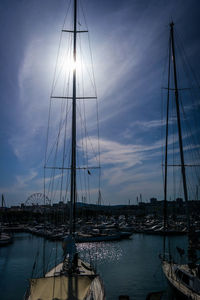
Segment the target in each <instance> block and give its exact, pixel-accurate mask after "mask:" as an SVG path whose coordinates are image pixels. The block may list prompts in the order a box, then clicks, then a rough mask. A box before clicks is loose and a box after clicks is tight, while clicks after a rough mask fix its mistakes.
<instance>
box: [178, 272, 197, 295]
mask: <svg viewBox="0 0 200 300" xmlns="http://www.w3.org/2000/svg"><path fill="white" fill-rule="evenodd" d="M174 271H175V275H176V279H177V280H178V281H181V282H182V283H183V284H184V285H185V286H187V287H188V288H189V289H191V290H193V291H195V292H196V293H198V294H200V279H199V278H198V277H197V275H196V271H195V274H192V273H189V272H188V271H187V270H184V269H182V268H179V267H178V266H176V267H175V270H174Z"/></svg>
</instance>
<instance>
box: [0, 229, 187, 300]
mask: <svg viewBox="0 0 200 300" xmlns="http://www.w3.org/2000/svg"><path fill="white" fill-rule="evenodd" d="M185 245H186V237H183V236H180V237H173V238H171V239H170V247H171V249H172V252H173V251H174V253H175V255H177V259H178V254H177V253H176V250H175V248H176V246H179V247H183V248H184V247H185ZM42 248H43V238H40V237H36V236H33V235H31V234H27V233H18V234H15V237H14V242H13V244H11V245H9V246H7V247H1V248H0V299H1V300H22V299H23V296H24V293H25V290H26V287H27V284H28V278H30V277H31V274H32V268H33V264H34V261H35V260H36V257H37V261H38V264H37V265H36V268H35V272H36V273H38V274H39V273H40V271H41V267H40V266H41V265H42V255H41V254H42ZM78 249H79V252H80V254H81V256H82V258H86V259H87V261H88V262H90V261H92V262H93V264H96V265H97V270H98V272H99V273H100V275H101V277H102V279H103V281H104V285H105V290H106V298H107V300H116V299H118V297H119V295H122V294H126V295H129V296H130V299H131V300H144V299H145V297H146V295H147V294H148V293H149V292H152V291H160V290H166V287H167V284H166V282H165V279H164V277H163V274H162V271H161V264H160V260H159V258H158V255H159V253H161V252H162V237H160V236H153V235H143V234H134V235H133V236H132V239H130V240H124V241H120V242H110V243H98V244H96V243H91V244H80V245H78ZM46 254H47V255H46V257H47V258H48V261H50V262H48V263H49V264H48V268H50V265H52V264H55V256H56V257H57V261H59V260H60V258H61V257H62V249H61V243H60V242H58V243H56V242H50V241H46ZM46 260H47V259H46ZM168 293H169V292H168V291H166V297H165V298H166V299H172V297H171V296H169V295H168Z"/></svg>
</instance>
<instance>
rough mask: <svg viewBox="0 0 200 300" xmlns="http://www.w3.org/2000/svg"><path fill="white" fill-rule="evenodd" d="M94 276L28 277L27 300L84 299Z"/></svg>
mask: <svg viewBox="0 0 200 300" xmlns="http://www.w3.org/2000/svg"><path fill="white" fill-rule="evenodd" d="M93 280H94V276H83V275H76V276H71V277H67V276H64V275H63V276H53V277H44V278H37V279H30V294H29V298H28V300H66V299H77V300H84V299H86V298H87V296H88V293H89V291H90V286H91V283H92V281H93Z"/></svg>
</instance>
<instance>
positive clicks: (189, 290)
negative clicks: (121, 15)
mask: <svg viewBox="0 0 200 300" xmlns="http://www.w3.org/2000/svg"><path fill="white" fill-rule="evenodd" d="M171 63H172V65H171ZM171 68H172V70H173V81H174V85H173V88H172V87H171V85H170V82H171V78H170V76H171V75H170V74H171V72H170V70H171ZM166 89H167V109H166V112H167V117H166V140H165V163H164V233H165V234H164V240H163V248H164V250H163V257H162V269H163V272H164V275H165V277H166V279H167V281H168V282H169V284H170V286H171V287H172V288H173V291H174V294H175V295H176V297H178V299H179V298H180V299H191V300H194V299H195V300H198V299H200V265H199V264H197V256H196V249H195V243H196V241H195V239H196V237H195V229H194V228H193V226H192V222H191V221H192V220H191V219H190V214H189V203H188V202H189V193H188V181H187V179H188V176H186V163H185V151H184V150H185V149H184V146H183V131H182V123H181V113H180V110H181V106H180V98H179V96H180V94H179V92H180V88H179V86H178V76H177V64H176V56H175V39H174V23H173V22H172V23H171V24H170V39H169V65H168V87H167V88H166ZM171 91H172V92H173V93H174V99H175V104H174V106H175V111H176V124H177V131H178V132H177V133H178V138H177V141H178V144H179V161H180V164H179V165H175V167H179V168H180V169H181V178H182V189H183V194H184V200H185V207H186V215H187V232H188V253H187V263H185V264H183V263H176V262H175V261H174V259H173V258H172V255H171V253H169V255H168V254H167V252H166V248H167V247H166V235H167V217H168V216H167V187H168V183H167V179H168V177H169V174H168V167H169V166H171V165H170V164H169V162H168V158H169V153H168V151H169V149H168V148H169V98H170V92H171ZM195 163H196V165H197V166H198V162H197V161H195ZM187 165H188V164H187ZM173 167H174V166H173ZM190 167H195V166H194V165H190ZM190 172H191V168H190ZM187 175H188V174H187ZM168 250H169V251H170V249H168ZM177 250H178V252H179V254H180V255H181V256H183V254H184V249H182V248H179V247H177Z"/></svg>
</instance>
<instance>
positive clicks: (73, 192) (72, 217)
mask: <svg viewBox="0 0 200 300" xmlns="http://www.w3.org/2000/svg"><path fill="white" fill-rule="evenodd" d="M73 27H74V31H73V66H74V68H73V87H72V89H73V94H72V148H71V195H70V235H73V234H74V232H75V217H76V216H75V206H76V35H77V0H74V26H73Z"/></svg>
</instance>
